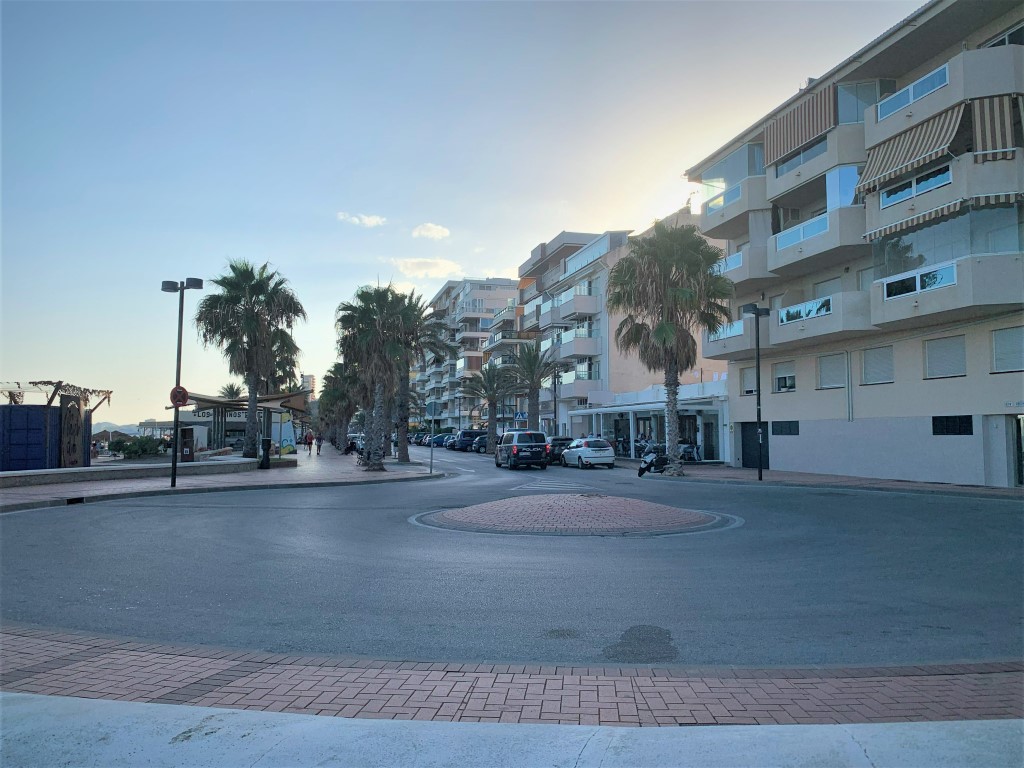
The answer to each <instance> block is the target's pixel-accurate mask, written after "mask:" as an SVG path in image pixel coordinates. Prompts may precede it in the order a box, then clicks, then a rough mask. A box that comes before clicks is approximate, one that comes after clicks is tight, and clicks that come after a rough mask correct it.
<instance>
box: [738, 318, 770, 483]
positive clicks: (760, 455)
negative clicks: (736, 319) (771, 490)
mask: <svg viewBox="0 0 1024 768" xmlns="http://www.w3.org/2000/svg"><path fill="white" fill-rule="evenodd" d="M740 311H741V312H742V313H743V314H744V315H753V317H754V387H755V388H756V389H757V479H758V480H759V481H760V480H762V479H763V474H764V431H763V430H764V425H763V424H762V423H761V318H762V317H768V315H770V314H771V312H772V311H771V309H769V308H768V307H759V306H757V304H744V305H743V306H742V307H740Z"/></svg>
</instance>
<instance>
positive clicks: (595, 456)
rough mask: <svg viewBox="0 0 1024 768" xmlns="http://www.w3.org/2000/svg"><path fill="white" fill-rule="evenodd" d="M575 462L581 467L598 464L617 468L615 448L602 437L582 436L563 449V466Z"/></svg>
mask: <svg viewBox="0 0 1024 768" xmlns="http://www.w3.org/2000/svg"><path fill="white" fill-rule="evenodd" d="M573 464H575V465H576V466H577V467H579V468H580V469H583V468H584V467H596V466H605V467H608V469H615V449H614V448H612V444H611V443H609V442H608V441H607V440H603V439H601V438H600V437H581V438H580V439H579V440H573V441H572V442H571V443H569V445H568V447H566V449H565V450H564V451H562V466H563V467H568V466H571V465H573Z"/></svg>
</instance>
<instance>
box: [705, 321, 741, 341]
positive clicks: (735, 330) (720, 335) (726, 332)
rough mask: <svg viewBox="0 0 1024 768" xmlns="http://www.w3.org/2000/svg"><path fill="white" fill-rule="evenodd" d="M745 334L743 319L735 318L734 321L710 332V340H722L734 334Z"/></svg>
mask: <svg viewBox="0 0 1024 768" xmlns="http://www.w3.org/2000/svg"><path fill="white" fill-rule="evenodd" d="M742 335H743V319H742V318H741V319H739V320H734V321H733V322H731V323H729V324H727V325H723V326H722V327H721V328H719V329H718V330H717V331H715V332H714V333H709V334H708V341H721V340H722V339H728V338H732V337H733V336H742Z"/></svg>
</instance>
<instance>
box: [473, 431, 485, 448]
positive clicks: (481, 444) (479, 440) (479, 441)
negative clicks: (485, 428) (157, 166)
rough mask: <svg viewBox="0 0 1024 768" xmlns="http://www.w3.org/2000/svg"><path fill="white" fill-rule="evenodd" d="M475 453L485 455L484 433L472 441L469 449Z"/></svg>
mask: <svg viewBox="0 0 1024 768" xmlns="http://www.w3.org/2000/svg"><path fill="white" fill-rule="evenodd" d="M470 450H472V451H474V452H475V453H487V433H486V432H484V433H483V434H482V435H480V437H478V438H477V439H476V440H474V441H473V447H472V448H471V449H470Z"/></svg>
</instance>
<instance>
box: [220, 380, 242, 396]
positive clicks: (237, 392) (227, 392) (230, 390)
mask: <svg viewBox="0 0 1024 768" xmlns="http://www.w3.org/2000/svg"><path fill="white" fill-rule="evenodd" d="M218 394H219V395H220V396H221V397H223V398H224V399H225V400H237V399H238V398H240V397H241V396H242V388H241V387H240V386H238V385H237V384H235V382H233V381H232V382H231V383H229V384H225V385H224V386H223V387H221V388H220V392H218Z"/></svg>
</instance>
